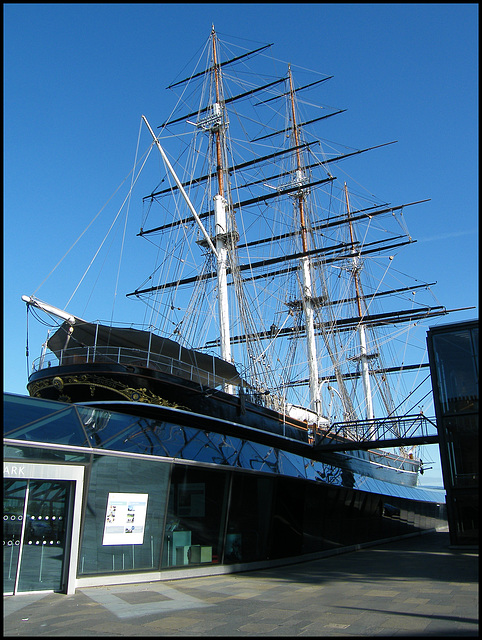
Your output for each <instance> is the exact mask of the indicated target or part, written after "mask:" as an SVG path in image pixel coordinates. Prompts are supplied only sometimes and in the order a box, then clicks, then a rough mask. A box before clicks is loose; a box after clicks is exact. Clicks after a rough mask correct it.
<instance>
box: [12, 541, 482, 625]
mask: <svg viewBox="0 0 482 640" xmlns="http://www.w3.org/2000/svg"><path fill="white" fill-rule="evenodd" d="M4 635H5V636H31V637H33V636H54V637H55V636H64V635H68V636H315V637H322V636H342V637H349V636H402V637H403V636H405V637H411V636H478V551H475V550H461V549H451V548H450V547H449V535H448V533H447V532H436V533H429V534H426V535H423V536H416V537H411V538H405V539H402V540H398V541H395V542H390V543H383V544H381V545H379V546H375V547H369V548H364V549H361V550H359V551H356V552H351V553H345V554H341V555H336V556H331V557H327V558H323V559H319V560H316V561H311V562H302V563H299V564H295V565H290V566H285V567H276V568H271V569H265V570H262V571H251V572H246V573H237V574H226V575H220V576H209V577H197V578H185V579H182V580H170V581H167V582H150V583H143V584H135V585H134V584H130V585H122V586H109V587H88V588H82V589H78V590H77V591H76V593H75V595H71V596H66V595H62V594H57V593H46V594H42V593H37V594H31V595H28V594H25V595H22V594H20V595H16V596H6V597H4Z"/></svg>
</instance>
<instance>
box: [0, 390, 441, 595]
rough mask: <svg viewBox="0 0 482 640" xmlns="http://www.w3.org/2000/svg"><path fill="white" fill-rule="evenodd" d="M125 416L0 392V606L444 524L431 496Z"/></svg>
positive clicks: (306, 554) (148, 415) (214, 435)
mask: <svg viewBox="0 0 482 640" xmlns="http://www.w3.org/2000/svg"><path fill="white" fill-rule="evenodd" d="M128 404H129V413H120V412H114V411H110V410H106V409H105V408H102V409H101V408H93V407H92V406H87V405H81V404H66V403H62V402H54V401H50V400H45V399H38V398H31V397H27V396H19V395H14V394H4V592H5V593H6V594H15V593H19V592H29V591H39V590H53V591H60V592H64V593H73V592H74V591H75V589H76V588H77V587H84V586H90V585H106V584H116V583H117V584H118V583H120V582H122V583H126V582H141V581H152V580H162V579H170V578H172V577H175V576H177V577H180V576H187V575H208V574H216V573H218V574H219V573H225V572H229V571H239V570H247V569H250V568H262V567H267V566H272V565H273V563H274V564H281V563H287V562H290V561H294V560H296V559H298V560H299V559H300V557H303V558H304V559H309V558H312V557H313V558H314V557H320V556H322V555H328V554H332V553H336V552H338V551H340V550H346V549H347V548H349V547H353V545H363V544H368V543H372V542H374V541H376V540H382V539H387V538H393V537H397V536H401V535H407V534H414V533H420V532H423V531H425V530H430V529H434V528H437V527H439V526H444V525H446V520H445V504H444V494H443V493H441V492H436V491H429V490H426V489H423V488H419V487H410V486H402V485H399V484H394V483H391V482H384V481H382V480H379V479H375V478H371V477H367V476H366V475H363V474H361V473H360V474H358V473H356V472H354V471H350V470H347V469H346V468H342V467H341V466H337V465H336V464H335V463H334V462H333V459H332V458H330V459H329V460H330V461H329V462H320V461H316V460H312V459H309V458H306V457H303V456H300V455H296V454H294V453H291V452H289V451H284V450H281V449H276V448H274V447H273V446H270V445H269V443H266V439H265V440H264V441H263V439H262V438H260V437H256V434H255V433H253V438H252V439H241V438H239V437H235V436H234V435H228V434H227V433H221V432H220V430H219V421H217V422H216V421H215V420H211V419H209V418H207V417H206V416H200V415H198V414H193V413H190V412H187V411H181V410H178V409H172V408H167V407H156V408H153V407H152V405H150V406H149V407H148V408H147V407H146V405H142V404H140V403H139V404H137V403H128ZM133 411H134V413H136V415H132V412H133ZM211 427H212V428H211ZM216 429H217V430H216ZM254 431H256V430H253V432H254Z"/></svg>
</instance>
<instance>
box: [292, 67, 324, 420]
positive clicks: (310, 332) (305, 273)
mask: <svg viewBox="0 0 482 640" xmlns="http://www.w3.org/2000/svg"><path fill="white" fill-rule="evenodd" d="M288 78H289V87H290V102H291V117H292V129H293V136H294V146H295V147H296V148H297V149H296V172H295V180H296V182H297V183H298V184H299V191H298V193H297V194H296V196H295V201H296V208H297V211H298V216H299V222H300V231H301V242H302V249H303V254H305V255H303V256H302V257H301V259H300V267H301V269H300V270H301V283H302V302H303V312H304V316H305V325H306V337H307V356H308V369H309V381H310V382H309V385H310V408H311V410H312V411H314V412H315V413H317V414H318V415H321V401H320V388H319V383H318V360H317V353H316V341H315V323H314V302H313V285H312V279H311V261H310V258H309V256H308V255H307V254H308V233H307V228H306V220H305V209H304V204H305V203H304V198H305V196H304V190H303V182H304V178H305V176H304V172H303V165H302V161H301V152H300V148H299V146H300V142H299V134H298V125H297V122H296V109H295V101H294V95H295V92H294V88H293V77H292V75H291V67H288Z"/></svg>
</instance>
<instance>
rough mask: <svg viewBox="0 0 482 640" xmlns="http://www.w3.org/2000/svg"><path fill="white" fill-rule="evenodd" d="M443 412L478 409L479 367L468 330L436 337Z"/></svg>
mask: <svg viewBox="0 0 482 640" xmlns="http://www.w3.org/2000/svg"><path fill="white" fill-rule="evenodd" d="M433 347H434V351H435V362H436V366H437V374H438V375H437V377H438V386H439V393H440V401H441V405H442V411H443V412H444V413H461V412H464V411H471V412H472V411H478V397H479V394H478V384H477V381H478V367H477V361H476V353H474V348H473V341H472V335H471V331H470V330H469V329H465V330H460V331H452V332H450V333H448V332H447V333H440V334H439V335H434V336H433Z"/></svg>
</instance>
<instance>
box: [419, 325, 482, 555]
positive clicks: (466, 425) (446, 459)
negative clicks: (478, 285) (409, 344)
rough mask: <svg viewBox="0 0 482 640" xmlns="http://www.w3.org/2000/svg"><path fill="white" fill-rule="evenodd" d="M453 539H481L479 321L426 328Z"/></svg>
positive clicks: (466, 542) (470, 541)
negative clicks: (427, 329)
mask: <svg viewBox="0 0 482 640" xmlns="http://www.w3.org/2000/svg"><path fill="white" fill-rule="evenodd" d="M427 344H428V354H429V360H430V371H431V375H432V387H433V396H434V404H435V414H436V417H437V428H438V432H439V437H440V459H441V463H442V474H443V480H444V486H445V490H446V492H447V515H448V521H449V529H450V541H451V544H453V545H474V544H478V540H479V536H478V534H479V388H478V381H479V360H478V352H479V349H478V347H479V323H478V320H474V321H470V322H458V323H454V324H446V325H441V326H438V327H432V328H430V329H429V331H428V333H427Z"/></svg>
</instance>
